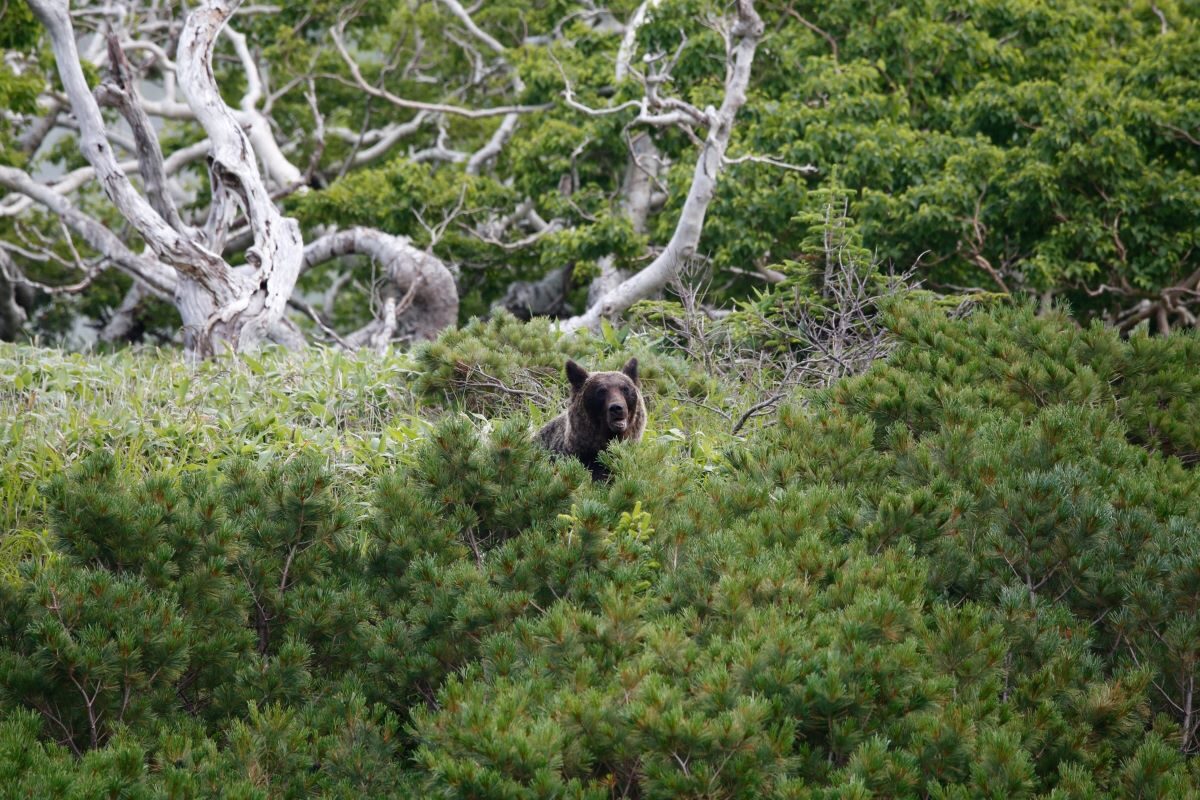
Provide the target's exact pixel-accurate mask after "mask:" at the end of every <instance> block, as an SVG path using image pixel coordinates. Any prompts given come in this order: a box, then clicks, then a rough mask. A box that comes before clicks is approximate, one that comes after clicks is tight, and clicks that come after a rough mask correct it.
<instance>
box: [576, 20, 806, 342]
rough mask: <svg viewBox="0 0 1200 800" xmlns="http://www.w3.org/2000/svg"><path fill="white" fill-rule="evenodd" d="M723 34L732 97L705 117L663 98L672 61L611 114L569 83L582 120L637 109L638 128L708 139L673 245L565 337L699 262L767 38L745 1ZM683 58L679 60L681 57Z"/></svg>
mask: <svg viewBox="0 0 1200 800" xmlns="http://www.w3.org/2000/svg"><path fill="white" fill-rule="evenodd" d="M645 8H646V6H643V7H642V8H640V9H639V12H640V13H643V14H644V13H645ZM720 28H721V33H722V34H723V36H724V39H725V65H726V74H725V87H724V97H723V99H722V102H721V106H720V108H713V107H711V106H710V107H708V108H705V109H699V108H696V107H695V106H693V105H692V104H690V103H688V102H686V101H685V100H682V99H680V98H676V97H665V96H663V95H662V94H661V87H662V86H663V85H664V83H665V82H666V81H667V78H668V76H669V75H670V69H671V66H672V65H673V59H668V58H667V57H666V56H663V57H661V58H660V59H657V60H659V61H661V62H662V66H661V67H660V68H658V69H653V68H652V69H651V70H650V71H648V73H647V76H646V77H645V78H644V79H643V84H644V86H645V90H646V91H645V94H644V96H643V97H642V98H641V99H640V100H631V101H629V102H626V103H622V104H620V105H618V106H614V107H611V108H605V109H594V108H589V107H587V106H585V105H583V104H582V103H579V102H578V101H577V100H576V99H575V97H574V93H573V91H572V88H571V86H570V83H569V82H568V83H567V87H566V91H565V93H564V96H565V101H566V103H567V105H568V106H570V107H571V108H574V109H575V110H577V111H579V112H581V113H584V114H588V115H593V116H595V115H607V114H616V113H622V112H624V111H626V110H632V109H637V111H638V114H637V117H636V118H635V120H634V124H641V125H648V126H652V127H663V126H677V127H682V128H683V129H685V130H686V131H688V132H690V133H691V134H692V135H693V136H694V137H696V132H697V131H699V130H707V133H706V135H705V138H704V139H703V141H702V142H701V143H700V153H699V155H698V156H697V158H696V167H695V169H694V170H693V173H692V183H691V186H690V187H689V189H688V193H687V197H686V199H685V200H684V204H683V210H682V211H681V212H680V215H679V220H678V222H677V223H676V226H675V231H674V233H673V234H672V236H671V239H670V241H668V242H667V244H666V246H665V247H664V248H663V249H662V251H661V252H660V253H659V254H658V255H657V256H656V257H655V258H654V260H653V261H651V262H650V264H649V265H647V266H646V267H644V268H643V269H641V270H640V271H638V272H637V273H636V274H634V275H632V276H631V277H629V278H626V279H625V280H623V281H621V282H620V283H619V284H618V285H617V286H615V287H613V288H611V289H609V290H608V291H606V292H604V294H603V295H602V296H601V297H599V298H598V299H597V300H596V302H595V303H594V304H593V305H592V306H591V307H590V308H588V310H587V311H586V312H584V313H583V314H581V315H579V316H577V317H572V318H571V319H568V320H566V321H564V322H563V323H562V329H563V330H566V331H572V330H577V329H579V328H596V327H597V326H599V324H600V320H601V319H603V318H606V317H613V316H616V315H618V314H621V313H623V312H624V311H625V310H626V309H628V308H629V307H630V306H631V305H633V304H634V303H636V302H637V301H638V300H642V299H644V298H647V297H650V296H652V295H654V294H655V293H656V292H658V291H660V290H661V289H663V288H664V287H665V286H666V285H667V284H668V283H670V281H671V280H672V278H673V277H674V276H675V275H676V274H678V271H679V269H680V267H681V265H683V264H684V263H685V262H687V260H688V259H690V258H692V257H694V256H695V255H696V246H697V245H698V244H699V241H700V234H701V231H702V230H703V227H704V217H705V215H706V213H707V212H708V206H709V203H710V202H711V201H712V198H713V195H714V194H715V191H716V185H717V181H718V179H719V178H720V175H721V173H722V171H723V170H724V167H725V166H726V165H727V164H728V163H729V159H728V158H727V156H726V152H727V151H728V149H729V142H730V138H731V137H732V135H733V129H734V123H735V120H736V117H737V113H738V111H739V110H740V109H741V107H742V106H743V105H744V104H745V102H746V89H747V87H748V86H749V83H750V74H751V67H752V66H753V63H754V54H755V52H756V51H757V49H758V44H759V41H760V40H761V39H762V36H763V32H764V25H763V21H762V18H761V17H760V16H759V15H758V12H757V11H756V10H755V8H754V0H737V2H736V3H735V14H734V16H733V17H732V18H728V19H725V20H723V22H722V23H721V26H720ZM675 58H678V53H676V56H675ZM564 77H565V75H564ZM697 138H698V137H697ZM751 158H752V157H751ZM747 160H750V159H747ZM769 160H770V161H774V159H769ZM788 166H790V165H788ZM796 169H801V170H806V171H807V170H810V169H812V168H811V167H807V166H806V167H796Z"/></svg>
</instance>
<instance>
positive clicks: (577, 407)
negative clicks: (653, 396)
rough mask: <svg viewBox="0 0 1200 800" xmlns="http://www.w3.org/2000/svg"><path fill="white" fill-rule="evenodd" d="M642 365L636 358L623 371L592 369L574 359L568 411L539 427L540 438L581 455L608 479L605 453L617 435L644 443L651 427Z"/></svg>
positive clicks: (599, 475) (569, 373)
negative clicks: (642, 385) (640, 374)
mask: <svg viewBox="0 0 1200 800" xmlns="http://www.w3.org/2000/svg"><path fill="white" fill-rule="evenodd" d="M637 368H638V362H637V359H636V358H631V359H629V361H627V362H626V363H625V366H624V367H622V368H621V371H620V372H592V373H589V372H588V371H587V370H585V369H584V368H583V367H581V366H579V365H578V364H576V363H575V362H574V361H571V360H570V359H568V360H567V380H568V381H569V382H570V384H571V399H570V401H569V402H568V404H567V410H566V411H564V412H563V413H561V414H559V415H558V416H557V417H555V418H554V419H552V420H550V421H549V422H547V423H546V424H545V426H543V427H542V429H541V430H540V431H538V433H537V441H538V442H539V443H540V444H541V445H542V446H543V447H545V448H546V449H547V450H549V451H551V452H552V453H558V454H559V455H564V456H575V457H576V458H578V459H579V460H580V461H582V462H583V464H584V466H586V467H587V468H588V469H589V470H591V472H592V477H593V478H595V479H597V480H600V479H604V478H607V477H608V470H607V469H606V468H605V467H604V465H603V464H601V463H600V460H599V456H600V451H602V450H603V449H604V448H606V447H608V445H609V443H610V442H612V441H614V440H616V439H620V440H622V441H627V442H637V441H641V438H642V433H643V432H644V431H645V430H646V403H645V401H644V400H643V399H642V391H641V388H640V387H639V385H638V372H637Z"/></svg>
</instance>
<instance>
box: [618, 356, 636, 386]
mask: <svg viewBox="0 0 1200 800" xmlns="http://www.w3.org/2000/svg"><path fill="white" fill-rule="evenodd" d="M621 372H624V373H625V374H626V375H628V376H629V380H631V381H633V382H634V383H637V382H638V378H637V359H636V358H631V359H629V360H628V361H626V362H625V366H623V367H621Z"/></svg>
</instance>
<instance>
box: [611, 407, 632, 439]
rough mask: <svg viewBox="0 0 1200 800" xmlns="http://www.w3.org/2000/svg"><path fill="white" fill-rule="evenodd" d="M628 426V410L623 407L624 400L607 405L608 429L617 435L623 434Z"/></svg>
mask: <svg viewBox="0 0 1200 800" xmlns="http://www.w3.org/2000/svg"><path fill="white" fill-rule="evenodd" d="M628 426H629V410H628V409H627V408H626V407H625V402H624V400H623V399H622V400H620V401H617V402H612V403H609V405H608V427H609V428H610V429H611V430H613V431H616V432H617V433H623V432H624V431H625V428H627V427H628Z"/></svg>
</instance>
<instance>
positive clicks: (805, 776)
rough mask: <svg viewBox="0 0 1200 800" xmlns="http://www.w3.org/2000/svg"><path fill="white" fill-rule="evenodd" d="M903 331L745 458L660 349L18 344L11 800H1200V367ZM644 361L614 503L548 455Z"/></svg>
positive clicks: (1096, 338)
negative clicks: (577, 383) (254, 353)
mask: <svg viewBox="0 0 1200 800" xmlns="http://www.w3.org/2000/svg"><path fill="white" fill-rule="evenodd" d="M884 320H885V328H886V330H887V332H888V336H889V337H890V340H891V344H890V348H891V352H892V354H891V356H890V357H889V358H888V359H887V360H886V361H884V362H882V363H878V364H876V365H875V366H874V367H872V368H871V369H869V370H867V371H866V372H865V373H863V374H860V375H857V376H849V377H844V378H842V379H840V380H838V381H836V382H834V383H833V384H832V385H831V386H829V387H828V388H824V389H813V388H806V387H804V386H799V387H798V388H796V389H794V390H792V391H790V392H789V393H788V394H787V396H786V397H785V398H783V399H782V400H781V401H780V406H779V408H777V409H770V410H767V411H766V412H765V413H763V414H756V415H754V416H752V417H751V418H749V420H748V421H747V422H746V423H745V424H744V425H743V426H742V428H741V430H739V431H738V433H737V434H736V435H735V434H733V433H732V432H731V428H732V424H731V423H732V422H733V421H734V420H735V419H737V418H738V417H740V416H741V412H742V411H744V410H745V409H746V408H748V407H749V400H748V399H743V398H740V397H739V396H738V395H737V393H736V392H734V391H733V388H732V387H733V386H734V383H733V382H731V381H726V380H725V379H724V378H723V377H722V376H721V375H720V374H717V373H716V372H709V371H706V370H705V369H704V368H703V366H701V362H699V361H696V360H693V359H690V358H682V357H680V356H679V355H678V353H677V351H676V350H675V348H676V347H677V346H678V341H679V340H678V339H677V338H676V337H662V336H658V337H655V336H651V335H650V334H648V333H644V332H643V333H634V334H627V333H626V332H624V331H621V332H618V331H609V334H610V336H608V337H602V338H596V339H582V338H573V339H569V340H563V339H559V338H558V337H557V336H556V335H555V334H553V333H552V332H550V331H549V329H548V328H546V327H545V326H544V325H539V324H537V323H534V324H525V323H518V322H516V321H515V320H512V319H511V318H508V317H503V316H502V317H498V318H495V319H493V320H492V321H491V322H488V323H472V325H470V326H467V327H466V328H464V329H463V330H460V331H458V332H454V333H451V334H447V335H446V336H444V337H443V338H442V339H441V340H439V341H437V342H434V343H431V344H430V345H427V346H426V347H425V348H424V349H421V350H419V351H417V352H416V353H414V354H413V355H412V356H411V357H410V356H391V357H386V358H381V357H378V356H372V355H367V354H362V355H355V356H353V357H349V356H346V355H336V354H334V353H331V352H323V351H314V352H311V353H309V354H307V355H305V356H304V357H303V358H300V357H297V356H286V355H274V354H265V355H263V356H262V357H261V358H246V357H240V358H237V359H236V360H235V359H232V358H226V359H219V360H217V361H214V362H212V363H207V364H202V365H199V366H186V365H184V364H182V363H181V362H180V361H179V360H178V357H177V356H176V355H174V354H169V355H168V354H163V353H150V352H144V353H134V352H126V353H123V354H120V355H115V356H106V357H98V358H92V359H90V360H88V361H86V362H85V361H82V360H78V359H76V358H75V357H72V356H65V355H59V354H49V353H46V352H41V351H32V350H29V349H18V348H12V347H7V348H6V349H4V350H0V371H2V372H3V375H2V380H0V385H3V386H4V387H6V388H5V389H4V390H3V393H2V395H0V397H2V402H3V413H2V414H0V419H3V420H4V422H3V423H0V424H2V425H3V429H2V430H0V436H2V437H3V439H2V440H3V443H4V447H5V449H6V452H8V453H9V454H10V455H9V458H8V459H6V462H5V464H4V467H3V473H2V478H0V491H3V492H4V498H5V500H4V504H3V507H4V514H5V517H4V526H5V530H7V531H8V533H7V535H6V536H5V538H4V540H3V541H4V542H5V547H6V550H5V551H4V555H3V559H4V560H3V565H4V568H5V573H4V580H3V581H2V582H0V620H3V623H2V624H0V796H4V797H45V796H64V797H97V796H124V797H204V796H214V795H222V796H229V797H247V798H248V797H264V798H265V797H308V796H316V795H320V796H335V797H363V796H398V797H411V796H446V797H488V798H524V797H528V798H540V797H580V798H583V797H588V798H591V797H595V798H601V797H605V798H606V797H613V796H618V797H646V798H650V797H655V798H674V797H697V798H698V797H781V798H784V797H786V798H867V797H880V798H883V797H934V798H947V799H949V798H969V797H970V798H973V797H996V798H1000V797H1004V798H1025V797H1028V798H1033V797H1042V798H1055V799H1056V800H1058V799H1060V798H1061V799H1063V800H1065V799H1066V798H1093V797H1131V798H1132V797H1181V798H1182V797H1195V796H1197V791H1198V790H1197V787H1198V786H1200V768H1198V767H1197V762H1196V761H1195V760H1194V759H1193V758H1191V757H1190V756H1191V754H1192V753H1194V752H1195V751H1196V750H1197V748H1198V747H1200V737H1198V715H1197V713H1196V708H1197V706H1196V700H1197V698H1196V697H1195V692H1194V690H1195V682H1196V678H1197V675H1198V672H1200V665H1198V662H1197V656H1198V654H1200V651H1198V647H1200V645H1198V643H1200V630H1197V627H1198V626H1200V622H1197V619H1200V616H1198V615H1197V613H1196V612H1197V610H1198V607H1200V581H1198V580H1197V576H1200V527H1198V523H1200V511H1197V508H1196V505H1195V502H1194V497H1195V496H1196V492H1197V490H1198V489H1200V487H1198V486H1197V485H1196V484H1197V479H1196V473H1195V472H1194V470H1192V466H1193V464H1194V463H1195V461H1196V460H1197V458H1198V457H1200V443H1198V442H1197V438H1196V437H1197V434H1196V432H1195V428H1194V426H1193V425H1192V424H1190V423H1191V421H1192V420H1194V419H1195V416H1196V414H1195V412H1196V408H1197V403H1200V378H1198V377H1197V376H1196V373H1195V370H1194V364H1195V363H1197V358H1198V357H1200V353H1198V352H1197V348H1198V347H1200V340H1197V339H1196V338H1195V337H1193V336H1190V335H1182V336H1181V335H1175V336H1171V337H1167V338H1150V337H1146V336H1144V335H1140V334H1135V335H1134V336H1133V337H1132V338H1130V339H1128V340H1123V339H1121V338H1120V337H1119V336H1118V335H1117V334H1116V333H1115V332H1113V331H1112V330H1110V329H1105V328H1102V327H1099V326H1096V327H1089V328H1079V327H1077V326H1076V325H1075V324H1074V323H1073V322H1071V321H1070V319H1069V318H1068V317H1066V316H1064V315H1060V314H1057V313H1054V314H1050V315H1046V316H1041V317H1039V316H1035V314H1034V313H1033V311H1032V310H1031V309H1022V308H1018V309H1011V308H1000V309H987V308H982V307H980V308H975V309H970V308H967V309H962V308H959V309H956V310H955V309H949V310H948V309H947V308H946V307H944V306H941V305H938V304H936V303H934V302H933V301H931V300H926V299H923V298H922V296H920V295H914V296H911V297H909V298H908V299H906V300H903V301H897V302H895V303H894V304H892V305H891V307H889V308H888V309H887V312H886V314H885V317H884ZM693 341H694V340H693ZM485 344H486V346H485ZM628 354H636V355H637V356H638V358H639V360H640V362H641V365H642V377H643V380H644V386H645V390H646V394H647V399H648V403H649V411H650V422H649V425H648V428H647V434H646V437H645V440H644V441H643V442H642V443H640V444H639V445H636V446H621V447H618V448H616V450H615V451H614V452H612V453H611V466H612V471H613V477H612V480H611V481H610V482H608V483H599V482H593V481H592V480H591V479H590V478H589V476H588V475H587V472H586V470H585V469H584V468H583V467H582V466H581V465H580V464H578V463H576V462H574V461H553V460H551V459H550V458H549V457H548V456H547V455H546V454H545V453H543V452H542V451H541V450H539V449H538V448H536V447H535V446H534V445H533V444H532V442H531V439H530V431H531V430H532V429H533V428H534V426H535V425H537V424H538V423H540V422H542V421H544V420H545V419H547V418H549V416H550V415H552V414H553V413H555V412H556V411H557V409H558V403H559V402H560V401H561V398H562V396H563V392H564V387H563V386H562V384H563V382H564V381H563V379H562V377H561V373H560V372H559V370H560V366H559V364H560V363H561V360H562V359H563V358H564V357H565V356H567V355H570V356H572V357H576V358H580V359H583V360H584V361H585V362H586V363H588V364H589V365H594V366H595V367H596V368H608V367H617V366H619V365H620V363H621V361H622V360H623V358H624V357H626V356H627V355H628ZM301 377H302V378H303V380H300V378H301ZM134 421H136V422H137V424H132V423H133V422H134ZM21 543H23V544H21Z"/></svg>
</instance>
